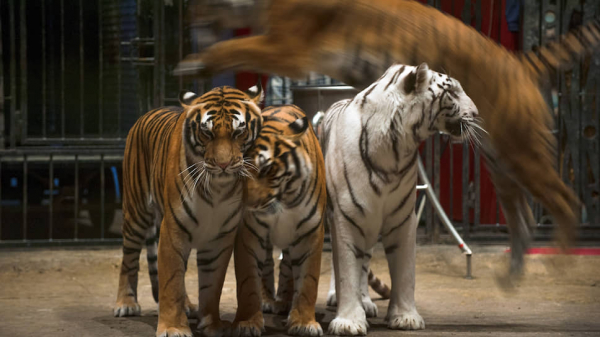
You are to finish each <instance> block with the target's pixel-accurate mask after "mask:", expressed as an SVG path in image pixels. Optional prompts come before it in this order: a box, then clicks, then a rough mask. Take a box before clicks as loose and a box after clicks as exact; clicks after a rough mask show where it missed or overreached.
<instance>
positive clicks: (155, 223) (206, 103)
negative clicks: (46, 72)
mask: <svg viewBox="0 0 600 337" xmlns="http://www.w3.org/2000/svg"><path fill="white" fill-rule="evenodd" d="M262 97H263V90H262V88H261V87H260V83H259V84H258V85H257V86H256V87H255V88H254V89H253V90H249V91H248V92H243V91H240V90H238V89H235V88H232V87H227V86H224V87H217V88H214V89H212V90H210V91H208V92H206V93H205V94H203V95H201V96H198V95H196V94H194V93H192V92H185V93H181V94H180V95H179V100H180V103H181V106H182V107H163V108H158V109H155V110H152V111H150V112H148V113H146V114H145V115H143V116H142V117H140V118H139V119H138V120H137V122H136V123H135V124H134V125H133V127H132V128H131V130H130V131H129V134H128V136H127V141H126V146H125V155H124V159H123V190H124V191H123V192H124V194H123V216H124V223H123V228H122V233H123V260H122V264H121V270H120V276H119V289H118V293H117V301H116V305H115V308H114V315H115V316H131V315H139V314H140V306H139V304H138V302H137V278H138V276H137V275H138V270H139V255H140V251H141V249H142V245H143V244H144V242H145V243H146V246H147V256H148V270H149V274H150V278H151V284H152V293H153V295H154V298H155V300H157V301H158V303H159V306H160V308H159V315H158V326H157V330H156V336H165V337H166V336H189V337H191V336H192V332H191V330H190V327H189V324H188V320H187V317H186V306H187V307H188V308H189V306H190V301H189V299H188V298H187V294H186V290H185V283H184V276H185V271H186V266H187V260H188V257H189V254H190V250H191V249H192V248H195V249H196V250H197V252H196V255H197V265H198V284H199V296H198V298H199V306H198V322H199V323H198V329H199V330H200V331H201V332H202V333H204V334H206V335H222V334H223V333H224V332H225V331H228V330H227V329H229V328H230V326H229V324H227V323H228V322H226V321H221V318H220V316H219V300H220V297H221V289H222V285H223V282H224V279H225V273H226V271H227V265H228V262H229V259H230V257H231V254H232V251H233V246H234V242H235V233H236V230H237V228H238V225H239V223H240V222H241V221H242V211H241V206H242V205H241V199H242V195H243V181H244V177H245V176H247V175H248V165H247V163H246V160H245V159H244V153H245V152H246V151H247V150H248V149H249V148H250V146H251V145H252V144H253V142H254V140H255V139H256V137H257V136H258V132H259V130H260V128H261V127H262V116H261V114H260V111H261V110H260V108H259V104H261V101H262ZM159 229H160V237H159ZM157 241H158V245H157Z"/></svg>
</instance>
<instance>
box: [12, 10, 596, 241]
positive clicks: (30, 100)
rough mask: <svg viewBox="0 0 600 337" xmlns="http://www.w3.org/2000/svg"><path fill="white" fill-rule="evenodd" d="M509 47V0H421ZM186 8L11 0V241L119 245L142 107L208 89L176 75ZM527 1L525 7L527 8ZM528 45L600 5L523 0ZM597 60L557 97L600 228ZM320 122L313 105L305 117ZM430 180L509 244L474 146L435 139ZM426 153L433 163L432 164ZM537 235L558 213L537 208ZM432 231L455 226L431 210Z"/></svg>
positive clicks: (468, 219) (562, 127)
mask: <svg viewBox="0 0 600 337" xmlns="http://www.w3.org/2000/svg"><path fill="white" fill-rule="evenodd" d="M421 1H423V2H429V4H430V5H432V6H435V7H437V8H439V9H440V10H443V11H445V12H449V13H450V14H452V15H455V16H457V17H459V18H461V19H462V20H463V22H465V23H466V24H470V25H473V26H474V27H475V28H476V29H478V30H480V31H481V32H482V34H484V35H487V36H491V37H492V38H494V39H496V40H497V41H499V42H502V41H503V39H504V37H506V35H503V34H504V33H503V29H504V28H505V27H504V26H505V25H506V24H507V23H506V15H505V7H506V6H507V2H509V3H511V4H512V2H511V1H510V0H421ZM188 2H189V1H187V0H93V1H91V0H38V1H36V0H0V246H7V245H24V244H25V245H32V244H48V243H50V242H52V243H58V244H60V243H74V242H81V243H86V244H87V243H90V242H105V243H108V242H117V241H118V238H119V237H120V234H119V232H120V221H121V214H120V209H121V161H122V156H123V148H124V142H125V138H126V135H127V132H128V130H129V128H130V127H131V125H132V124H133V123H134V122H135V120H136V119H137V118H138V116H140V115H141V114H142V113H144V112H145V111H148V110H149V109H151V108H152V107H157V106H160V105H169V104H176V103H177V94H178V92H179V91H180V90H182V89H183V88H184V87H186V88H190V87H191V88H193V89H195V91H197V92H199V93H202V92H203V89H204V88H206V87H207V86H209V85H210V83H208V82H207V83H204V82H198V81H196V82H194V83H187V82H184V81H183V79H182V78H177V77H173V76H171V75H170V73H171V70H172V69H173V68H174V67H175V65H176V64H177V62H178V61H179V60H180V59H182V58H183V57H184V56H185V55H187V54H188V53H189V52H190V51H192V50H193V49H194V46H193V41H192V39H191V38H190V36H191V34H190V31H189V27H188V25H187V23H186V22H187V21H186V19H187V17H186V9H187V8H186V6H187V5H188ZM517 2H519V1H517ZM519 3H520V4H521V5H522V7H521V9H520V13H521V25H519V26H520V27H522V29H521V31H520V32H519V33H516V34H515V36H518V37H517V39H518V41H517V42H515V43H516V44H517V45H518V46H519V47H521V48H522V49H523V50H531V49H532V48H533V47H534V46H537V45H540V44H542V43H545V42H547V41H549V40H551V39H553V38H556V37H557V36H559V35H560V34H563V33H565V32H566V31H567V30H568V29H569V28H570V27H573V26H575V25H577V24H580V23H581V22H585V21H588V20H589V19H590V18H591V17H593V16H594V15H598V14H599V13H600V9H599V7H600V3H599V2H598V1H597V0H585V1H580V0H523V2H519ZM599 68H600V53H596V54H595V55H593V57H589V58H586V59H585V60H584V61H583V62H582V63H581V64H580V65H578V66H576V67H575V68H574V69H573V70H572V71H570V72H568V73H564V74H560V75H559V76H557V78H556V83H558V84H557V86H556V87H555V88H554V89H553V90H551V91H548V93H547V97H548V102H549V104H550V105H551V107H552V108H553V115H554V117H555V119H556V121H557V124H556V125H557V128H556V130H555V133H556V135H557V137H558V139H559V141H560V149H559V153H560V157H559V159H558V161H557V166H558V168H559V170H560V172H561V174H562V176H563V177H564V179H565V180H566V181H567V182H569V183H570V184H571V185H572V186H573V187H574V189H575V190H576V191H577V193H578V194H579V195H580V197H581V198H582V200H583V201H584V207H583V209H582V219H583V225H582V230H583V232H584V234H585V237H586V238H596V239H597V238H598V237H599V235H598V234H599V231H598V229H600V210H599V207H600V205H599V202H600V201H599V199H598V198H599V196H598V193H599V190H600V189H599V184H600V182H599V180H598V179H599V178H600V167H599V166H600V160H599V156H598V152H599V146H600V144H599V142H600V138H599V137H598V127H599V125H598V124H599V121H598V119H599V118H600V111H599V110H598V109H600V106H599V105H598V104H596V97H600V83H598V82H599V81H600V76H599V75H600V73H599V71H600V69H599ZM270 84H271V85H270V86H269V87H268V88H267V90H268V92H270V93H271V95H268V97H267V102H269V103H275V104H278V103H290V100H291V97H292V95H291V94H290V87H292V86H299V85H301V86H310V85H314V84H317V85H319V86H326V85H335V84H337V82H335V81H334V80H332V79H329V78H326V77H315V76H313V77H311V78H308V79H307V80H306V81H303V82H296V81H290V80H289V79H285V78H276V77H273V78H272V81H271V83H270ZM307 112H308V113H309V114H313V113H314V112H315V111H307ZM422 154H423V157H424V158H425V159H426V160H425V162H426V163H427V172H428V174H429V178H430V181H431V182H432V184H433V186H434V188H435V190H436V192H437V194H438V196H439V198H440V200H441V202H442V204H443V205H444V206H445V208H446V211H447V213H448V215H449V216H450V218H451V219H452V220H453V221H454V223H455V225H456V227H457V229H459V231H461V234H462V235H463V237H465V238H466V239H470V240H474V239H480V240H484V239H485V240H487V239H490V238H491V239H501V240H504V239H505V238H506V227H505V226H504V225H503V219H502V215H501V211H500V208H499V206H498V204H497V202H496V201H495V196H494V195H493V192H491V193H489V194H486V193H487V192H486V191H488V190H490V186H491V182H490V181H489V179H488V178H487V175H486V173H485V172H486V171H485V165H484V164H483V161H482V160H481V159H480V154H479V153H478V150H477V149H470V148H469V147H468V146H467V145H462V144H449V143H448V142H447V139H446V138H444V137H443V136H436V137H434V138H433V139H431V140H429V141H428V142H426V144H424V146H423V152H422ZM427 159H429V160H427ZM534 213H535V216H536V219H537V220H538V222H539V225H538V228H539V229H541V230H540V231H538V235H537V237H538V238H547V237H548V236H549V235H548V234H549V232H548V231H546V230H545V229H551V228H552V225H551V223H552V219H551V218H549V217H548V216H547V214H546V213H545V212H544V211H543V210H542V209H541V208H540V207H539V206H537V205H534ZM425 214H426V216H425V219H424V222H423V223H422V226H421V229H420V231H421V233H422V237H423V236H424V237H425V238H426V240H427V241H432V242H439V241H440V240H442V239H443V238H444V232H443V229H442V227H441V226H439V223H438V221H437V220H436V218H435V214H434V212H433V210H432V209H431V208H430V207H428V208H427V210H426V213H425Z"/></svg>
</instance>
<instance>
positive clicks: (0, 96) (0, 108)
mask: <svg viewBox="0 0 600 337" xmlns="http://www.w3.org/2000/svg"><path fill="white" fill-rule="evenodd" d="M2 4H3V3H2V2H0V13H2V10H3V8H2ZM2 36H3V35H2V17H1V16H0V149H3V148H4V141H5V139H4V137H5V136H6V133H5V132H6V125H5V124H4V121H5V120H6V116H5V114H4V98H5V95H4V52H3V45H4V43H3V41H4V40H3V38H2ZM0 207H1V206H0ZM0 240H1V237H0Z"/></svg>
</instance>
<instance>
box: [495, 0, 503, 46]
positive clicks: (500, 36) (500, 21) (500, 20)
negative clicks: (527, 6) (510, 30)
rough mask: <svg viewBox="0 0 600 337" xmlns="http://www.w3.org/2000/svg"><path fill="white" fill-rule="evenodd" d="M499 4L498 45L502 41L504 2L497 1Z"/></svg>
mask: <svg viewBox="0 0 600 337" xmlns="http://www.w3.org/2000/svg"><path fill="white" fill-rule="evenodd" d="M496 3H497V4H498V16H497V17H498V40H497V41H498V43H501V41H502V0H500V1H496Z"/></svg>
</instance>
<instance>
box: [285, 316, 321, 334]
mask: <svg viewBox="0 0 600 337" xmlns="http://www.w3.org/2000/svg"><path fill="white" fill-rule="evenodd" d="M288 335H292V336H323V329H322V328H321V324H319V323H318V322H317V321H315V320H311V321H309V322H306V323H303V322H288Z"/></svg>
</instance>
